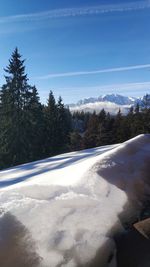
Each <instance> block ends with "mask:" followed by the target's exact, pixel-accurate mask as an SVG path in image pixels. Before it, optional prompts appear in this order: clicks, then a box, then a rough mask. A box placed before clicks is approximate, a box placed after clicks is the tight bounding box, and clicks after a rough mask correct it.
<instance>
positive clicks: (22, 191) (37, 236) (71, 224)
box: [0, 135, 150, 267]
mask: <svg viewBox="0 0 150 267" xmlns="http://www.w3.org/2000/svg"><path fill="white" fill-rule="evenodd" d="M149 155H150V135H141V136H138V137H136V138H134V139H132V140H130V141H128V142H126V143H123V144H121V145H114V146H106V147H100V148H95V149H89V150H85V151H80V152H74V153H68V154H64V155H60V156H56V157H53V158H49V159H46V160H43V161H37V162H33V163H29V164H25V165H21V166H18V167H14V168H11V169H8V170H4V171H1V172H0V187H1V190H0V203H1V209H0V211H1V212H0V266H3V267H12V266H15V267H20V266H22V267H23V266H25V267H28V266H30V267H31V266H36V267H38V266H39V267H40V266H41V267H49V266H51V267H56V266H57V267H75V266H83V264H86V263H88V262H91V261H92V262H93V266H94V265H95V264H96V261H97V262H98V264H99V265H98V266H100V267H105V266H109V267H112V266H116V263H115V243H114V241H113V234H114V233H116V231H119V230H121V229H122V221H121V219H120V214H123V215H124V216H123V217H124V219H125V220H128V219H129V218H128V216H129V214H128V212H129V211H130V208H133V210H134V207H136V209H137V207H138V208H139V209H140V204H141V200H142V198H143V196H144V194H145V193H147V192H149V183H148V178H149V173H150V172H149V171H150V167H149V166H150V156H149ZM131 203H132V205H131ZM125 207H126V209H125ZM136 211H138V210H136ZM130 212H131V211H130ZM130 215H131V214H130ZM112 255H113V256H114V257H112ZM111 258H112V260H110V259H111ZM84 266H85V265H84Z"/></svg>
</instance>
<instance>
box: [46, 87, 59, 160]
mask: <svg viewBox="0 0 150 267" xmlns="http://www.w3.org/2000/svg"><path fill="white" fill-rule="evenodd" d="M44 117H45V133H46V134H45V142H44V148H45V155H47V156H50V155H53V154H55V153H56V147H57V140H58V127H57V104H56V101H55V97H54V95H53V92H52V91H50V93H49V98H48V101H47V106H46V107H45V109H44Z"/></svg>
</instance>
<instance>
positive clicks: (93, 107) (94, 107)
mask: <svg viewBox="0 0 150 267" xmlns="http://www.w3.org/2000/svg"><path fill="white" fill-rule="evenodd" d="M130 107H131V105H121V104H120V105H118V104H116V103H113V102H109V101H108V102H100V101H98V102H94V103H87V104H82V105H80V106H74V107H70V111H71V112H76V111H84V112H91V113H92V112H93V111H95V112H96V113H99V112H100V111H101V110H102V109H105V111H106V112H109V113H110V114H113V115H115V114H117V112H118V111H119V109H120V110H121V112H122V113H123V114H127V113H128V111H129V109H130Z"/></svg>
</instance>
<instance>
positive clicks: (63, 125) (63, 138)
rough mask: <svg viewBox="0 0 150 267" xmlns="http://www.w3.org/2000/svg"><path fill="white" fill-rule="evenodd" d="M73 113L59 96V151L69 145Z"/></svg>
mask: <svg viewBox="0 0 150 267" xmlns="http://www.w3.org/2000/svg"><path fill="white" fill-rule="evenodd" d="M71 121H72V119H71V114H70V111H69V109H67V108H65V106H64V104H63V102H62V98H61V97H59V99H58V103H57V129H58V133H57V137H58V140H57V151H58V152H61V151H65V150H67V145H68V144H69V135H70V131H71V124H72V123H71Z"/></svg>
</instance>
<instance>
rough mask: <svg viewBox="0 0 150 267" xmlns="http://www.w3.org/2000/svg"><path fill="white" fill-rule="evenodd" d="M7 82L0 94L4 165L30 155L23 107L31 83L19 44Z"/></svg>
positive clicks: (8, 72)
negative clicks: (29, 82) (19, 50)
mask: <svg viewBox="0 0 150 267" xmlns="http://www.w3.org/2000/svg"><path fill="white" fill-rule="evenodd" d="M5 72H6V73H7V76H5V79H6V83H5V84H4V85H3V86H2V90H1V94H0V97H1V99H0V102H1V108H0V112H1V114H0V117H1V127H0V153H1V157H3V161H4V165H6V166H7V165H8V166H10V165H14V164H19V163H22V162H25V161H26V160H27V159H28V155H29V144H28V138H27V131H26V120H25V116H24V109H25V107H26V105H27V104H28V101H29V93H30V89H31V88H30V86H29V85H28V83H27V81H28V79H27V75H26V74H25V66H24V60H22V59H21V55H20V54H19V52H18V49H17V48H16V49H15V51H14V52H13V54H12V56H11V59H10V60H9V65H8V67H7V68H6V69H5Z"/></svg>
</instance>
